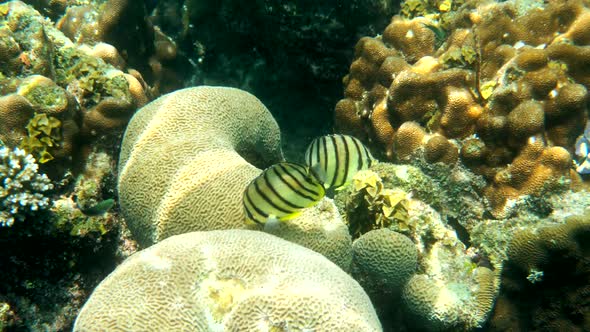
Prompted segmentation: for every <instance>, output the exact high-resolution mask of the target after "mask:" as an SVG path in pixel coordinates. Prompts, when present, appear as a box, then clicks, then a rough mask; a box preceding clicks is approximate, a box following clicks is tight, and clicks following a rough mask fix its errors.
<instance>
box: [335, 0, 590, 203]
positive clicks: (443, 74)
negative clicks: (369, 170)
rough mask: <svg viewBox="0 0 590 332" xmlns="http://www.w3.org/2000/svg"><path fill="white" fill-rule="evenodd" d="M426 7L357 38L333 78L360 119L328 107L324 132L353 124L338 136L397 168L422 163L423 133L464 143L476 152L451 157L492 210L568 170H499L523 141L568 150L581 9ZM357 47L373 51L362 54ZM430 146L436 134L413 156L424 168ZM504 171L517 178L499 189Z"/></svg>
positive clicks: (582, 59) (575, 116) (577, 117)
mask: <svg viewBox="0 0 590 332" xmlns="http://www.w3.org/2000/svg"><path fill="white" fill-rule="evenodd" d="M408 8H409V7H408ZM428 8H430V7H428V6H426V7H424V8H422V9H420V10H417V9H416V10H417V12H416V13H414V11H413V10H409V11H408V10H406V11H405V12H406V14H405V15H406V17H401V16H395V17H394V18H392V21H391V23H390V24H389V26H388V27H387V28H386V29H385V30H384V32H383V35H382V36H377V37H374V38H369V37H363V38H362V39H361V40H360V41H359V43H358V44H357V46H356V48H355V59H354V61H353V65H351V74H350V76H351V78H352V79H348V80H344V84H345V91H346V93H345V99H344V100H349V99H351V98H352V99H354V100H355V105H356V106H357V109H358V110H359V114H362V115H361V116H359V117H356V118H355V119H354V122H351V123H354V125H353V126H349V125H347V123H346V121H348V119H349V118H350V117H345V116H340V114H339V113H340V112H341V110H343V109H342V108H337V109H336V117H335V119H336V121H335V128H336V130H338V131H342V132H343V133H348V132H349V131H348V130H349V128H351V127H354V130H353V131H350V133H354V134H355V135H357V136H358V137H360V138H361V139H363V140H364V142H365V143H366V144H367V145H368V146H369V147H370V148H372V149H373V150H374V153H375V154H376V155H379V152H381V155H383V156H384V157H385V158H387V159H389V160H392V161H404V162H409V161H411V158H423V157H424V155H423V154H421V153H418V154H415V156H414V157H410V155H411V153H412V152H413V151H418V150H420V149H422V148H425V147H426V146H425V144H426V143H427V142H428V139H430V138H431V137H432V135H441V136H443V137H445V138H446V139H447V140H448V139H455V140H456V143H457V145H458V146H462V145H463V142H467V141H469V140H472V138H473V137H472V136H473V135H475V136H476V137H477V139H478V143H477V145H478V146H479V147H478V148H477V150H478V152H477V153H471V152H475V149H471V150H472V151H468V150H467V149H466V150H465V152H464V153H462V154H461V155H462V161H463V162H465V163H466V164H467V165H468V166H469V167H470V168H471V169H472V170H473V171H475V172H476V173H478V174H480V175H483V176H484V177H485V178H486V179H487V180H488V182H489V188H488V189H487V190H486V191H485V192H486V193H487V194H486V195H490V196H488V199H489V200H490V201H491V202H493V204H492V205H493V207H492V209H493V210H495V211H499V210H501V209H502V205H503V204H505V203H506V202H507V201H509V200H511V199H513V198H514V196H516V197H517V196H519V195H524V194H526V193H528V192H532V190H533V188H539V187H540V186H541V185H540V184H539V183H538V181H542V179H546V180H550V181H552V180H554V179H555V178H556V177H559V176H560V175H563V174H566V173H571V169H569V170H566V171H555V172H554V171H551V170H549V169H550V168H551V167H538V168H537V166H538V164H539V163H541V160H540V159H538V158H533V159H531V160H534V161H533V163H532V164H530V163H529V167H531V169H532V168H534V169H535V171H539V172H540V173H542V174H544V175H539V176H536V177H532V176H529V175H528V171H523V172H524V173H523V174H518V172H516V168H515V167H510V164H513V163H517V162H516V161H515V158H518V156H519V155H521V154H522V152H523V149H526V146H527V144H528V143H527V142H528V140H529V139H531V137H534V139H537V140H539V141H540V142H543V148H544V149H550V148H553V147H557V146H558V147H562V148H564V149H565V150H566V151H567V152H568V153H570V154H571V153H572V152H573V148H574V143H575V139H576V138H577V137H578V136H579V135H580V134H581V133H582V131H583V129H584V128H583V126H584V124H585V123H586V121H587V120H588V104H587V101H588V87H589V86H590V70H589V68H590V67H589V66H587V63H588V62H589V59H590V51H589V50H588V47H587V45H586V44H587V41H588V40H589V39H590V37H588V36H589V34H588V32H587V31H586V30H587V29H585V27H587V26H588V23H587V21H588V19H587V18H588V17H590V9H589V8H588V6H587V4H586V3H585V2H584V1H583V0H574V1H568V2H549V3H546V4H539V5H538V6H531V7H527V6H523V5H519V4H518V3H517V2H501V3H498V2H473V3H469V4H468V5H465V6H457V7H453V8H455V9H454V10H450V11H448V12H444V13H441V12H439V11H438V10H436V11H435V12H432V13H430V12H428V11H429V10H430V9H433V8H435V7H432V8H430V9H428ZM436 8H438V7H436ZM406 9H407V8H406ZM412 13H414V14H415V15H417V16H416V17H412V15H414V14H412ZM426 13H428V14H426ZM437 38H438V39H437ZM369 45H370V46H371V47H372V48H373V49H375V51H374V52H373V53H370V52H369V53H367V52H365V49H366V48H369V49H371V47H368V46H369ZM382 45H385V46H386V47H387V48H388V50H384V49H383V46H382ZM368 54H375V56H369V55H368ZM381 87H385V88H387V89H388V95H387V104H386V107H384V105H383V104H382V102H381V99H379V96H380V92H379V91H381V90H382V88H381ZM352 91H354V93H351V92H352ZM339 104H340V103H339ZM342 104H345V103H344V102H342ZM409 121H412V122H415V123H416V124H417V125H418V126H419V127H421V130H422V131H423V134H422V138H421V139H416V137H417V136H415V137H414V139H409V138H410V137H411V136H408V135H407V134H408V131H407V128H406V127H405V126H406V123H408V122H409ZM415 131H416V130H415ZM359 132H360V134H357V133H359ZM392 132H393V133H394V139H393V149H392V148H391V140H390V137H391V133H392ZM400 132H401V134H400ZM416 132H417V131H416ZM419 141H422V144H418V142H419ZM437 141H438V142H439V143H442V142H443V141H442V139H439V138H437V139H435V140H434V141H432V143H431V145H430V146H428V149H422V150H424V151H425V152H428V160H427V161H429V162H437V161H439V158H435V156H434V154H433V152H434V151H435V150H433V148H434V146H435V144H434V143H436V142H437ZM404 144H408V145H407V146H404ZM419 145H420V146H419ZM509 168H510V169H509ZM506 171H508V172H507V173H506ZM525 173H527V174H525ZM507 174H508V175H510V176H511V177H513V178H526V179H527V180H526V181H528V182H527V184H526V185H521V184H519V185H516V184H515V183H514V181H512V180H510V181H506V179H507V178H506V176H505V175H507ZM549 174H553V175H549ZM497 175H498V176H497ZM558 175H559V176H558ZM566 178H570V176H569V175H568V176H566ZM503 179H504V180H503ZM497 180H499V181H500V182H496V181H497ZM516 181H517V182H518V181H523V180H520V179H519V180H516ZM574 182H576V179H573V178H572V183H574ZM526 188H528V189H526ZM504 194H505V195H507V196H504V197H502V195H504Z"/></svg>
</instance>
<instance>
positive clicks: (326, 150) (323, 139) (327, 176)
mask: <svg viewBox="0 0 590 332" xmlns="http://www.w3.org/2000/svg"><path fill="white" fill-rule="evenodd" d="M321 143H322V144H321V146H322V150H323V151H324V154H323V156H324V160H323V161H322V160H321V159H320V165H321V166H322V167H323V168H324V173H325V174H326V180H328V178H329V177H330V173H328V160H329V158H328V146H327V145H328V144H327V142H326V136H322V137H321ZM320 156H321V155H320Z"/></svg>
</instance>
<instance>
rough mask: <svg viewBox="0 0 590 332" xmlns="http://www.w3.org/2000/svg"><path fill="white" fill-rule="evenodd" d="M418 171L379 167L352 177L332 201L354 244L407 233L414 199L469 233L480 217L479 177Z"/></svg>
mask: <svg viewBox="0 0 590 332" xmlns="http://www.w3.org/2000/svg"><path fill="white" fill-rule="evenodd" d="M421 166H422V167H416V166H411V165H396V164H391V163H378V164H376V165H375V166H373V167H372V168H371V169H370V170H368V171H362V172H359V173H357V175H356V176H355V177H354V178H353V181H352V185H351V186H349V187H347V188H344V189H343V190H341V191H340V192H339V193H337V195H336V197H335V201H336V205H337V206H338V209H339V211H340V213H341V214H342V215H343V216H346V217H345V221H346V222H347V223H348V224H349V228H350V232H351V234H352V236H353V238H357V237H358V236H359V235H361V234H363V233H365V232H367V231H369V230H371V229H379V228H382V227H388V228H392V229H394V230H396V231H398V232H402V233H403V232H407V231H408V230H409V227H410V226H409V225H408V221H409V215H408V205H409V200H410V199H411V198H414V199H419V200H421V201H423V202H424V203H426V204H428V205H429V206H430V207H432V208H433V209H435V210H436V211H438V212H439V213H440V214H441V216H442V217H443V219H444V220H445V222H446V223H448V224H450V223H456V224H458V225H459V227H461V228H464V229H466V230H471V229H472V228H473V227H474V225H477V224H478V222H479V221H480V220H481V218H482V217H483V215H484V204H483V203H482V202H481V190H482V188H483V186H484V185H485V183H484V182H483V180H482V179H481V177H479V176H477V175H475V174H473V173H471V172H469V171H468V170H467V169H465V168H462V167H453V168H452V169H449V168H448V167H447V166H445V165H442V164H426V165H421Z"/></svg>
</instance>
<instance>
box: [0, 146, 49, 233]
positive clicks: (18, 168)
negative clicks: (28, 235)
mask: <svg viewBox="0 0 590 332" xmlns="http://www.w3.org/2000/svg"><path fill="white" fill-rule="evenodd" d="M38 170H39V166H38V165H37V163H36V162H35V159H34V158H33V156H31V155H30V154H27V153H26V152H25V151H24V150H21V149H18V148H16V149H14V150H11V149H9V148H7V147H5V146H0V202H1V203H0V226H12V225H13V224H14V222H15V221H23V220H24V219H25V217H26V216H27V215H31V214H34V213H36V212H38V211H41V210H45V209H48V208H49V207H50V205H51V203H50V200H49V197H48V196H46V195H47V192H48V191H50V190H51V189H53V184H51V181H50V180H49V178H47V176H46V175H45V174H40V173H38Z"/></svg>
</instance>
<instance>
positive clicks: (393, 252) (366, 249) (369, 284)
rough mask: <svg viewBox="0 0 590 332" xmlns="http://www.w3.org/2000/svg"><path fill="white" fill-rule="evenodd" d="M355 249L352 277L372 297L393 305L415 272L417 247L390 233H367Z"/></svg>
mask: <svg viewBox="0 0 590 332" xmlns="http://www.w3.org/2000/svg"><path fill="white" fill-rule="evenodd" d="M352 248H353V263H352V275H353V276H354V278H355V279H356V280H357V281H358V282H359V283H360V284H361V285H362V286H363V288H364V289H365V291H366V292H367V293H369V295H372V296H373V297H378V298H380V299H382V300H386V301H392V300H393V298H394V297H395V296H396V295H399V294H400V293H401V290H402V288H403V286H404V285H405V284H406V282H407V281H408V280H409V279H410V278H411V277H412V275H413V274H414V273H415V272H416V267H417V264H418V253H417V251H416V247H415V246H414V243H413V242H412V241H411V240H410V239H409V238H408V237H406V236H404V235H402V234H400V233H397V232H394V231H392V230H390V229H387V228H381V229H376V230H372V231H370V232H368V233H365V234H363V235H362V236H361V237H360V238H358V239H356V240H355V241H354V243H353V245H352Z"/></svg>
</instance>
